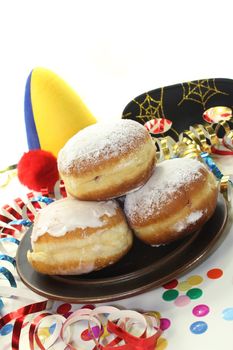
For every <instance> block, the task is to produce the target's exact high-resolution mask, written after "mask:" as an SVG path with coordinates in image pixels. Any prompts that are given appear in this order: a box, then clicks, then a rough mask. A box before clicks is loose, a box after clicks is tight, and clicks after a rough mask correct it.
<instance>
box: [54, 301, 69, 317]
mask: <svg viewBox="0 0 233 350" xmlns="http://www.w3.org/2000/svg"><path fill="white" fill-rule="evenodd" d="M71 308H72V306H71V305H70V304H68V303H66V304H62V305H60V306H59V307H58V308H57V313H58V314H61V315H64V314H67V313H68V312H69V311H70V310H71Z"/></svg>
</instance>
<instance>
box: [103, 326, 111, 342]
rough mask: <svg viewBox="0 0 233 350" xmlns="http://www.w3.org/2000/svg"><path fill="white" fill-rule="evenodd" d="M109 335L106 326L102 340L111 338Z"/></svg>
mask: <svg viewBox="0 0 233 350" xmlns="http://www.w3.org/2000/svg"><path fill="white" fill-rule="evenodd" d="M109 334H110V333H109V332H108V330H107V327H106V326H104V331H103V334H102V335H101V339H105V338H107V337H108V336H109Z"/></svg>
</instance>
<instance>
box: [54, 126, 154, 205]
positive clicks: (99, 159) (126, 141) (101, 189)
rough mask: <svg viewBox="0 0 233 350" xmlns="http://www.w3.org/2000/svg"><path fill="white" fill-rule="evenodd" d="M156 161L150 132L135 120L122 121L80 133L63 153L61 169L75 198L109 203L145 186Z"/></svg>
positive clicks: (68, 188) (59, 162)
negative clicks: (112, 199) (111, 199)
mask: <svg viewBox="0 0 233 350" xmlns="http://www.w3.org/2000/svg"><path fill="white" fill-rule="evenodd" d="M155 161H156V152H155V146H154V143H153V141H152V139H151V137H150V135H149V133H148V131H147V130H146V129H145V128H144V127H143V126H142V125H141V124H139V123H137V122H135V121H133V120H127V119H122V120H118V121H115V122H113V123H97V124H94V125H91V126H89V127H87V128H85V129H83V130H81V131H80V132H78V133H77V134H76V135H75V136H73V137H72V138H71V139H70V140H69V141H68V142H67V143H66V145H65V146H64V147H63V149H62V150H61V151H60V152H59V155H58V168H59V172H60V174H61V177H62V179H63V180H64V182H65V186H66V190H67V191H68V192H69V193H70V194H71V195H73V196H74V197H77V198H78V199H81V200H105V199H109V198H114V197H119V196H122V195H123V194H125V193H127V192H128V191H131V190H133V189H135V188H138V187H140V186H142V185H143V184H144V183H145V182H146V181H147V180H148V179H149V177H150V175H151V173H152V170H153V167H154V164H155Z"/></svg>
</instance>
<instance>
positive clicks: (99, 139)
mask: <svg viewBox="0 0 233 350" xmlns="http://www.w3.org/2000/svg"><path fill="white" fill-rule="evenodd" d="M148 135H149V134H148V132H147V130H146V129H145V128H144V127H143V126H142V125H141V124H139V123H137V122H135V121H133V120H128V119H120V120H117V121H115V122H112V123H97V124H94V125H91V126H88V127H87V128H85V129H83V130H81V131H79V132H78V133H77V134H76V135H74V136H73V137H72V138H71V139H70V140H69V141H68V142H67V143H66V144H65V146H64V147H63V148H62V149H61V150H60V152H59V154H58V169H59V171H61V172H63V173H69V172H70V170H71V168H72V167H73V166H74V161H75V162H76V164H78V166H77V171H78V170H82V168H85V166H86V164H88V163H91V164H94V165H95V164H96V163H98V162H99V161H100V159H101V160H108V159H110V158H117V157H119V156H121V155H123V154H125V153H126V152H128V151H129V150H132V149H134V148H135V145H136V144H138V143H140V142H141V141H143V140H145V138H146V137H148Z"/></svg>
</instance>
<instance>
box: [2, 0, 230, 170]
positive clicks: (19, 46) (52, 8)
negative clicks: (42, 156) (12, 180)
mask: <svg viewBox="0 0 233 350" xmlns="http://www.w3.org/2000/svg"><path fill="white" fill-rule="evenodd" d="M231 3H232V1H226V0H222V1H213V0H212V1H204V0H202V1H198V0H195V1H188V0H187V1H181V0H176V1H175V0H173V1H165V0H164V1H156V0H154V1H152V0H151V1H150V0H140V1H136V0H134V1H130V0H123V1H121V0H117V1H111V0H93V1H91V0H83V1H79V0H63V1H59V0H40V1H33V0H28V1H26V0H20V1H18V0H15V1H13V0H7V1H1V2H0V45H1V46H0V62H1V63H0V118H1V119H0V120H1V124H0V132H1V134H0V169H2V168H3V167H5V166H6V165H10V164H13V163H15V162H17V161H18V160H19V159H20V157H21V156H22V154H23V152H24V151H27V150H28V149H27V143H26V135H25V126H24V89H25V83H26V79H27V77H28V75H29V73H30V71H31V70H32V69H33V68H35V67H38V66H42V67H45V68H49V69H51V70H53V71H54V72H55V73H57V74H58V75H60V76H61V77H62V78H63V79H65V80H66V81H67V82H68V83H69V84H70V85H71V86H72V87H73V88H74V89H75V90H76V91H77V93H78V94H79V95H80V96H81V97H82V98H83V100H84V101H85V103H86V104H87V106H88V107H89V109H90V110H91V111H92V112H93V114H94V115H95V116H96V117H97V118H98V119H99V120H102V119H111V118H117V117H120V116H121V113H122V111H123V109H124V107H125V105H126V104H127V103H128V102H129V101H130V100H131V99H132V98H134V97H135V96H137V95H139V94H141V93H142V92H145V91H147V90H151V89H154V88H156V87H160V86H165V85H170V84H173V83H178V82H182V81H188V80H193V79H201V78H214V77H225V78H233V56H232V51H233V50H232V44H233V40H232V32H233V30H232V9H231V6H230V5H231Z"/></svg>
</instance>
